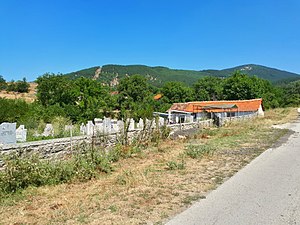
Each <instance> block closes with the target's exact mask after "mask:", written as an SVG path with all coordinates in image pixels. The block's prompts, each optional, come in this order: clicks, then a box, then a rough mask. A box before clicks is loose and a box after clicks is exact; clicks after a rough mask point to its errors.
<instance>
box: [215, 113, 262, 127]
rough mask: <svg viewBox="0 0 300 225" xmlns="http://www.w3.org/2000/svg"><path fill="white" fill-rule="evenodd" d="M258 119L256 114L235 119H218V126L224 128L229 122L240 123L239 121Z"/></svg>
mask: <svg viewBox="0 0 300 225" xmlns="http://www.w3.org/2000/svg"><path fill="white" fill-rule="evenodd" d="M255 117H258V114H257V113H253V114H249V115H244V116H235V117H224V118H221V119H220V126H224V125H226V124H228V123H230V122H233V121H240V120H248V119H252V118H255Z"/></svg>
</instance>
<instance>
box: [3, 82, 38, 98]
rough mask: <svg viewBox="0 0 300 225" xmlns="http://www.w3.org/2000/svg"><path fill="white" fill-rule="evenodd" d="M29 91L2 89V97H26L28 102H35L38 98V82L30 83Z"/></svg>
mask: <svg viewBox="0 0 300 225" xmlns="http://www.w3.org/2000/svg"><path fill="white" fill-rule="evenodd" d="M29 85H30V86H29V92H28V93H18V92H7V91H0V98H7V99H24V100H25V101H26V102H34V101H35V99H36V88H37V83H29Z"/></svg>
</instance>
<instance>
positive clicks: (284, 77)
mask: <svg viewBox="0 0 300 225" xmlns="http://www.w3.org/2000/svg"><path fill="white" fill-rule="evenodd" d="M235 71H241V72H242V73H243V74H247V75H250V76H253V75H256V76H257V77H259V78H263V79H266V80H269V81H271V82H272V83H278V84H280V83H289V82H290V81H295V80H300V75H299V74H295V73H291V72H287V71H283V70H278V69H274V68H269V67H266V66H260V65H254V64H248V65H242V66H238V67H233V68H229V69H224V70H200V71H196V70H179V69H170V68H167V67H162V66H156V67H150V66H145V65H128V66H123V65H104V66H102V67H100V66H96V67H91V68H88V69H83V70H80V71H77V72H72V73H68V74H65V75H66V76H68V77H70V78H71V79H76V78H78V77H81V76H83V77H88V78H94V79H97V80H100V81H101V82H103V83H107V84H109V85H110V86H115V85H117V84H118V82H119V80H120V79H121V78H123V77H126V76H130V75H134V74H140V75H142V76H145V77H146V78H147V80H148V81H149V82H150V83H152V84H153V85H155V86H162V85H163V84H164V83H165V82H167V81H181V82H184V83H186V84H188V85H191V84H193V83H195V82H196V81H197V80H198V79H200V78H201V77H204V76H216V77H228V76H230V75H232V74H233V73H234V72H235Z"/></svg>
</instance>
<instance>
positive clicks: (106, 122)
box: [0, 117, 165, 144]
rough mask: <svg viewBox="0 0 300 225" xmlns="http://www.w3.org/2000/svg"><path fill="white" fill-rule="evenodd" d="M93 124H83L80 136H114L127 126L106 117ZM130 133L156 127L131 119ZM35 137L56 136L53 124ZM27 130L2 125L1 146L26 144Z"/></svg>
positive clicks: (20, 127) (150, 122) (21, 126)
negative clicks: (17, 143)
mask: <svg viewBox="0 0 300 225" xmlns="http://www.w3.org/2000/svg"><path fill="white" fill-rule="evenodd" d="M94 122H95V123H93V122H92V121H88V122H87V124H86V125H85V124H81V126H80V134H81V135H97V134H100V135H101V134H114V133H119V132H124V127H125V124H124V122H123V121H121V120H115V119H110V118H106V117H104V119H98V118H95V119H94ZM158 122H159V126H163V125H164V123H165V121H164V119H163V118H161V117H160V118H159V121H158ZM126 124H127V126H128V131H133V130H139V129H144V126H146V127H147V129H149V128H150V127H151V126H154V124H155V123H153V121H151V120H148V119H146V123H145V124H144V121H143V120H142V119H140V120H139V121H138V122H137V123H136V122H135V121H134V120H133V119H132V118H131V119H128V120H127V122H126ZM72 129H73V126H72V125H66V126H65V131H71V130H72ZM34 135H35V136H37V137H38V136H43V137H49V136H54V128H53V125H52V124H46V126H45V129H44V131H43V132H42V134H38V133H35V134H34ZM26 138H27V129H25V126H24V125H20V126H19V127H18V129H16V123H2V124H0V144H15V143H16V142H26Z"/></svg>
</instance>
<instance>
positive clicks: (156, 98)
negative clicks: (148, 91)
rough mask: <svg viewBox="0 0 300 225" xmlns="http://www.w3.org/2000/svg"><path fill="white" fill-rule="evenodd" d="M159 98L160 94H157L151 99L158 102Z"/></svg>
mask: <svg viewBox="0 0 300 225" xmlns="http://www.w3.org/2000/svg"><path fill="white" fill-rule="evenodd" d="M161 97H162V94H157V95H155V96H154V97H153V98H154V100H159V99H161Z"/></svg>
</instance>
